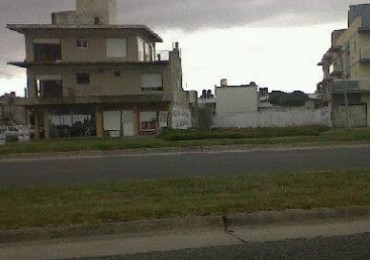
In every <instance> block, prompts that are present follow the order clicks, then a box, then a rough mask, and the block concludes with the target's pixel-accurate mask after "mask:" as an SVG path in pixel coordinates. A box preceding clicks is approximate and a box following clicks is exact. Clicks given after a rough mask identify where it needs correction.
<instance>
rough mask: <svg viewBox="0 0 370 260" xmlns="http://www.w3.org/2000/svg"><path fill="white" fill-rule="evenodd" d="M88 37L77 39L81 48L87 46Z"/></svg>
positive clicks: (78, 46) (77, 43)
mask: <svg viewBox="0 0 370 260" xmlns="http://www.w3.org/2000/svg"><path fill="white" fill-rule="evenodd" d="M87 44H88V42H87V38H77V40H76V47H77V48H81V49H86V48H87Z"/></svg>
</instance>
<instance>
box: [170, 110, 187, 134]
mask: <svg viewBox="0 0 370 260" xmlns="http://www.w3.org/2000/svg"><path fill="white" fill-rule="evenodd" d="M172 128H174V129H189V128H191V113H190V111H189V110H186V109H181V108H179V107H174V108H173V109H172Z"/></svg>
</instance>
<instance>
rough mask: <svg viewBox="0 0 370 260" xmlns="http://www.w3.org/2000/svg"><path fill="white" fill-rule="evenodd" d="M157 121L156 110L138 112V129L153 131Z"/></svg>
mask: <svg viewBox="0 0 370 260" xmlns="http://www.w3.org/2000/svg"><path fill="white" fill-rule="evenodd" d="M157 123H158V119H157V112H154V111H150V112H140V131H143V132H144V131H155V130H157Z"/></svg>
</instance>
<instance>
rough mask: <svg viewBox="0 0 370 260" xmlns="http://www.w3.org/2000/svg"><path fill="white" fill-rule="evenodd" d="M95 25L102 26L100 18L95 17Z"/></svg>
mask: <svg viewBox="0 0 370 260" xmlns="http://www.w3.org/2000/svg"><path fill="white" fill-rule="evenodd" d="M94 24H95V25H99V24H100V17H94Z"/></svg>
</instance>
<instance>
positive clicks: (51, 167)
mask: <svg viewBox="0 0 370 260" xmlns="http://www.w3.org/2000/svg"><path fill="white" fill-rule="evenodd" d="M361 168H370V147H339V148H310V149H291V150H264V151H233V152H207V153H179V154H157V155H141V156H128V155H122V156H110V157H104V156H103V157H91V158H76V157H71V158H64V159H60V158H59V159H35V160H20V161H9V160H0V186H28V185H49V184H73V183H86V182H112V181H122V180H127V179H147V178H167V177H184V176H206V175H229V174H234V175H235V174H238V175H239V174H245V173H273V172H282V171H306V170H307V171H311V170H328V169H361Z"/></svg>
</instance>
